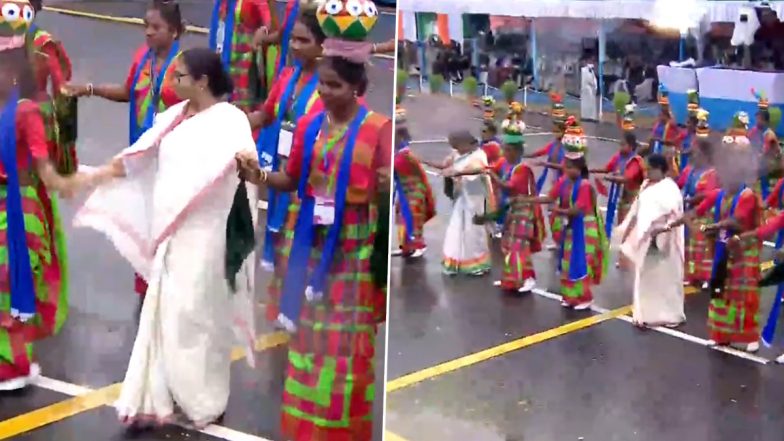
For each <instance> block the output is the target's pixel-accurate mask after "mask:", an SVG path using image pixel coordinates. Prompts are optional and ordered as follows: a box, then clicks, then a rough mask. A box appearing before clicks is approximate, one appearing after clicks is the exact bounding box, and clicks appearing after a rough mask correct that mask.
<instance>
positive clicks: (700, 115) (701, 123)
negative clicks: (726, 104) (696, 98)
mask: <svg viewBox="0 0 784 441" xmlns="http://www.w3.org/2000/svg"><path fill="white" fill-rule="evenodd" d="M696 116H697V133H696V135H697V137H698V138H707V137H708V136H710V125H709V124H708V117H710V112H708V111H707V110H705V109H697V113H696Z"/></svg>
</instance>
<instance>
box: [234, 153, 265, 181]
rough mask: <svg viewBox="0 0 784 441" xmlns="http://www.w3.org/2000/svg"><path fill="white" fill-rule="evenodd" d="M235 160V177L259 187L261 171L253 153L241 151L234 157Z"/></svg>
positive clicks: (257, 159) (256, 156)
mask: <svg viewBox="0 0 784 441" xmlns="http://www.w3.org/2000/svg"><path fill="white" fill-rule="evenodd" d="M235 159H236V160H237V176H239V178H240V179H243V180H245V181H248V182H252V183H254V184H256V185H259V184H260V183H261V182H260V179H261V175H262V171H261V167H260V166H259V158H258V155H257V153H256V152H254V151H243V152H239V153H237V154H236V155H235Z"/></svg>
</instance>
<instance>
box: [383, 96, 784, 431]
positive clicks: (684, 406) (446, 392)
mask: <svg viewBox="0 0 784 441" xmlns="http://www.w3.org/2000/svg"><path fill="white" fill-rule="evenodd" d="M433 108H438V111H437V112H433V111H432V109H433ZM406 109H407V111H408V118H409V126H410V128H411V132H412V135H413V138H414V139H415V140H438V139H442V138H443V137H445V136H446V134H447V133H448V132H449V131H450V130H455V129H459V128H466V127H468V128H470V129H472V130H473V131H474V133H478V129H479V121H476V120H473V118H474V117H476V116H479V114H478V112H476V111H474V110H471V109H470V108H468V107H467V106H465V105H464V104H461V103H458V102H454V101H450V100H448V99H446V98H440V97H435V98H434V97H419V98H413V99H409V100H408V101H407V103H406ZM529 122H533V123H534V125H542V124H543V123H544V121H543V120H542V119H541V118H538V117H535V118H530V119H529ZM535 131H536V129H533V130H532V132H535ZM587 131H588V134H589V135H596V134H597V133H598V134H599V135H601V136H612V135H613V134H612V133H607V132H608V131H609V130H608V129H606V128H604V129H599V130H597V129H595V128H592V127H589V128H588V130H587ZM548 141H549V136H547V135H545V136H536V135H533V136H529V137H528V138H527V146H526V149H527V150H529V151H533V150H534V149H537V148H538V147H540V146H542V145H543V144H545V143H546V142H548ZM616 146H617V144H615V143H613V142H607V141H599V140H596V139H589V149H590V153H589V162H590V163H591V164H590V165H591V166H594V167H595V166H599V165H601V164H604V163H605V162H606V161H607V159H609V157H610V155H611V154H612V153H613V152H614V151H615V149H616V148H617V147H616ZM413 150H414V151H415V152H416V153H418V154H419V155H421V156H422V157H427V158H431V159H437V158H442V157H444V156H445V155H446V154H447V152H448V150H449V149H448V146H447V145H445V144H443V143H439V142H435V143H415V144H414V146H413ZM537 174H538V171H537ZM430 180H431V185H432V187H433V192H434V194H435V195H436V197H437V199H438V202H437V211H438V215H437V217H436V218H435V219H433V220H431V221H430V223H429V224H428V225H427V227H426V240H427V243H428V252H427V254H426V256H425V258H424V259H423V260H421V261H408V262H407V261H404V260H403V259H401V258H394V259H393V260H392V268H391V278H390V283H391V286H390V290H391V293H392V294H391V297H390V311H389V320H390V321H389V323H390V328H389V340H388V342H387V344H388V346H389V354H388V363H389V365H388V385H390V387H391V388H392V389H394V390H393V391H392V392H389V394H388V396H387V415H386V420H387V430H390V431H392V432H395V433H397V434H398V435H400V436H401V437H402V438H404V439H408V440H409V441H427V440H436V439H439V440H441V439H443V440H447V439H466V440H482V441H552V440H585V441H591V440H595V441H616V440H617V441H627V440H639V441H649V440H650V441H661V440H675V439H693V440H697V439H700V440H716V441H724V440H727V441H731V440H736V439H747V440H765V441H767V440H770V441H774V440H780V439H781V436H782V435H781V434H782V433H783V432H784V420H782V418H781V415H782V414H784V405H783V404H782V402H781V400H780V396H781V394H782V392H784V367H781V366H778V365H775V364H772V363H771V364H767V365H763V364H761V363H759V362H760V361H764V360H762V359H756V361H755V360H749V359H745V358H741V357H739V356H737V355H731V354H726V353H722V352H718V351H715V350H710V349H708V348H706V347H704V346H703V345H702V344H701V342H704V340H705V339H707V336H708V331H707V326H706V319H707V305H708V301H709V297H708V294H707V293H695V294H692V295H688V296H687V300H686V315H687V320H688V321H687V324H685V325H684V326H683V327H681V328H679V329H678V330H677V331H678V332H676V333H671V334H674V335H665V334H664V333H660V332H657V331H654V330H649V331H638V330H637V329H636V328H634V327H633V326H632V325H631V324H629V323H627V322H625V321H623V320H619V319H609V320H607V321H603V322H601V323H598V324H593V325H590V326H577V328H580V329H568V328H563V326H564V325H566V324H569V323H575V322H576V323H581V322H580V321H582V322H585V321H586V319H587V320H593V319H595V318H597V317H598V312H596V311H583V312H579V311H569V310H564V309H562V308H561V307H560V306H559V303H558V302H557V301H556V300H554V299H553V298H552V297H553V295H552V293H555V294H557V293H558V281H557V278H556V276H555V274H554V270H553V268H554V260H553V258H552V257H553V254H551V253H550V252H549V251H542V252H541V253H539V254H537V255H536V256H535V267H536V271H537V276H538V277H537V281H538V288H539V289H541V290H544V291H547V292H549V293H550V294H547V293H545V294H544V295H537V294H529V295H504V294H502V293H500V292H499V291H498V290H497V289H496V288H494V287H493V286H492V282H493V280H497V279H498V278H499V276H500V267H501V263H502V260H501V256H500V253H498V252H497V251H496V253H495V257H494V270H493V274H491V275H489V276H486V277H482V278H467V277H456V278H450V277H446V276H443V275H442V274H441V268H440V258H441V249H442V246H443V239H444V234H445V228H446V225H447V223H448V219H449V214H450V208H451V207H450V202H449V201H448V200H447V199H446V197H445V196H444V195H443V186H442V178H440V177H438V176H434V175H432V174H431V176H430ZM601 204H602V205H605V202H604V201H602V202H601ZM496 248H497V247H496ZM765 256H766V260H767V259H769V258H770V251H769V250H768V251H766V252H765ZM631 283H632V281H631V279H630V276H629V275H627V274H623V273H620V272H619V271H617V270H616V269H614V268H611V270H610V274H609V276H608V277H607V278H606V280H605V282H604V283H603V284H602V285H601V286H600V287H597V288H596V289H595V290H594V293H595V297H596V302H595V304H596V306H598V307H599V308H606V309H610V310H612V309H615V308H620V307H623V306H626V305H630V304H631V301H632V298H631V297H632V293H631ZM773 295H774V293H773V291H772V290H766V291H765V293H764V298H763V300H762V305H763V312H762V314H761V317H762V320H763V321H764V320H765V319H767V314H768V311H769V309H770V306H771V302H772V298H773ZM602 311H604V310H599V312H602ZM627 320H628V318H627ZM526 336H528V337H529V338H528V339H526V340H524V342H523V343H522V346H524V347H522V348H519V346H518V349H517V350H513V351H509V348H505V347H500V348H495V349H493V350H490V351H489V352H490V353H491V354H489V355H487V354H484V355H483V354H476V353H477V352H479V351H483V350H486V349H488V348H493V347H497V346H499V345H502V344H506V343H509V342H514V343H512V345H515V344H518V343H520V342H519V341H518V339H520V338H522V337H526ZM532 336H533V337H532ZM538 337H542V338H551V339H549V340H547V341H541V342H536V341H535V340H537V338H538ZM782 342H784V339H782V338H781V337H779V342H778V343H777V344H776V347H774V348H773V349H767V348H763V349H762V350H761V351H760V353H759V354H758V355H759V356H760V357H762V358H764V359H772V358H775V357H776V356H777V355H779V354H780V353H782V352H784V344H783V343H782ZM506 351H508V352H506ZM469 354H476V355H472V356H471V357H466V356H468V355H469ZM491 356H492V357H491ZM463 357H465V358H463ZM472 358H473V359H472ZM476 358H489V359H487V360H485V361H482V362H479V363H475V364H472V363H474V362H475V361H476ZM455 359H459V360H460V361H456V362H453V363H450V364H448V365H445V366H442V367H441V368H440V369H448V370H451V372H447V373H443V374H439V373H438V372H433V371H425V372H424V373H423V372H422V371H423V370H425V369H427V368H430V367H431V366H435V365H439V364H442V363H445V362H449V361H451V360H455ZM412 373H413V374H414V375H411V376H409V374H412ZM399 379H402V380H404V381H412V382H413V384H403V385H402V386H401V385H400V384H401V383H399V381H401V380H399ZM396 380H397V381H396ZM418 380H422V381H418Z"/></svg>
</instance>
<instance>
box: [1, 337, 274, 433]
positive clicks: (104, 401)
mask: <svg viewBox="0 0 784 441" xmlns="http://www.w3.org/2000/svg"><path fill="white" fill-rule="evenodd" d="M288 340H289V336H288V333H286V332H282V331H278V332H273V333H270V334H263V335H261V336H259V338H258V339H257V340H256V344H255V350H256V351H257V352H262V351H265V350H267V349H271V348H274V347H276V346H280V345H283V344H285V343H286V342H288ZM244 357H245V350H244V349H242V348H234V350H233V351H232V355H231V358H232V361H238V360H241V359H242V358H244ZM33 384H34V385H35V386H37V387H40V388H42V389H47V390H51V391H54V392H58V393H61V394H63V395H68V396H71V397H73V398H70V399H68V400H64V401H61V402H59V403H55V404H52V405H51V406H46V407H43V408H41V409H37V410H34V411H32V412H28V413H26V414H23V415H19V416H17V417H14V418H10V419H7V420H4V421H0V440H3V439H9V438H11V437H14V436H17V435H19V434H22V433H26V432H30V431H32V430H35V429H39V428H41V427H43V426H46V425H49V424H53V423H56V422H58V421H61V420H64V419H66V418H70V417H73V416H75V415H78V414H80V413H84V412H87V411H90V410H93V409H97V408H99V407H102V406H111V405H112V404H113V403H114V402H115V401H116V400H117V398H118V397H119V395H120V388H121V387H122V383H117V384H113V385H111V386H108V387H105V388H103V389H98V390H94V389H91V388H89V387H84V386H79V385H76V384H70V383H66V382H64V381H60V380H55V379H51V378H47V377H40V378H38V379H37V380H36V381H35V382H34V383H33ZM185 428H186V429H191V428H189V427H185ZM191 430H193V429H191ZM199 432H201V433H204V434H207V435H211V436H214V437H217V438H220V439H225V440H228V441H271V440H268V439H266V438H261V437H258V436H255V435H251V434H247V433H244V432H239V431H236V430H234V429H230V428H228V427H223V426H217V425H211V426H208V427H206V428H204V429H203V430H200V431H199Z"/></svg>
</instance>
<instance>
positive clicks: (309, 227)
mask: <svg viewBox="0 0 784 441" xmlns="http://www.w3.org/2000/svg"><path fill="white" fill-rule="evenodd" d="M368 113H369V111H368V109H367V107H365V106H361V107H360V108H359V112H357V116H355V117H354V120H353V121H352V122H351V124H350V125H349V128H348V132H347V133H346V135H345V136H346V141H345V145H344V147H343V153H342V156H341V158H340V164H339V166H338V167H339V168H338V171H337V174H338V176H337V185H336V188H335V222H334V223H333V224H332V225H331V226H329V227H327V228H329V230H328V232H327V238H326V242H325V243H324V248H323V249H322V250H321V251H322V252H321V258H320V260H319V263H318V265H317V267H316V268H315V270H314V271H313V273H312V274H311V275H310V277H308V275H307V272H308V263H309V262H310V259H311V252H312V249H313V242H314V240H315V238H316V225H314V224H313V211H314V208H315V206H316V200H315V198H314V197H313V196H309V195H308V194H307V185H308V179H309V177H310V169H311V162H312V160H313V149H314V147H315V145H316V141H317V139H318V136H319V132H320V131H321V127H322V124H323V122H324V118H325V117H326V113H325V112H321V113H320V114H319V115H318V116H317V117H315V118H314V119H313V121H311V123H310V124H309V125H308V127H307V128H306V130H305V144H304V146H305V151H304V154H303V160H302V171H301V173H300V177H299V185H298V189H297V192H298V195H299V197H300V200H301V201H302V203H301V204H300V208H299V213H298V216H297V224H296V227H295V228H294V240H293V242H292V244H291V254H290V255H289V261H288V267H287V269H286V276H285V278H284V279H283V295H282V296H281V302H280V315H279V316H278V320H279V321H280V322H281V324H283V325H284V326H285V327H286V329H287V330H288V331H290V332H294V331H295V330H296V328H297V323H298V322H299V316H300V311H301V310H302V301H303V296H304V295H305V293H306V292H307V291H311V292H313V293H315V295H316V296H319V295H322V294H323V292H324V288H325V285H326V283H327V275H328V273H329V269H330V265H331V264H332V261H333V258H334V257H335V251H336V250H337V246H338V242H339V241H340V234H341V232H342V230H343V215H344V211H345V208H346V194H347V193H348V185H349V177H350V173H351V162H352V160H353V157H354V145H355V144H356V141H357V136H358V135H359V129H360V127H361V126H362V123H363V122H364V120H365V118H366V117H367V115H368Z"/></svg>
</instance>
